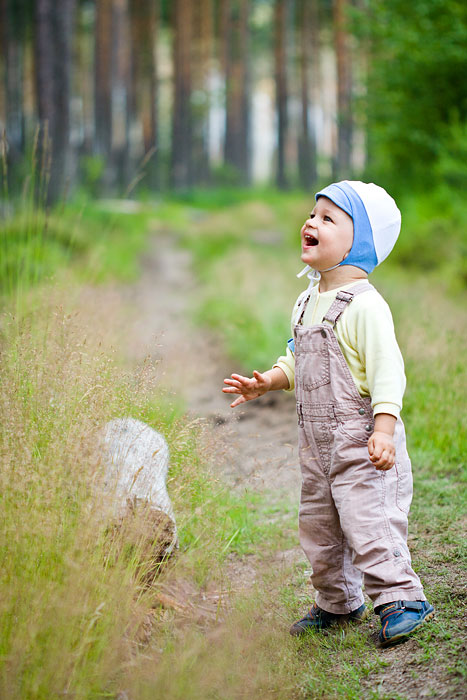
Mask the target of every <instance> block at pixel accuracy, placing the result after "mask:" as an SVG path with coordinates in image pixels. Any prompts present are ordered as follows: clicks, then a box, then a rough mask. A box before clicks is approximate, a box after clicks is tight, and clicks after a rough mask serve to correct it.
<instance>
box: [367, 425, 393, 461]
mask: <svg viewBox="0 0 467 700" xmlns="http://www.w3.org/2000/svg"><path fill="white" fill-rule="evenodd" d="M395 427H396V417H395V416H392V415H391V414H389V413H378V414H377V415H376V416H375V430H374V432H373V435H372V436H371V437H370V439H369V440H368V453H369V455H370V460H371V461H372V462H373V464H374V466H375V468H376V469H378V470H379V471H387V470H388V469H391V467H393V466H394V463H395V461H396V448H395V447H394V440H393V437H392V436H393V435H394V429H395Z"/></svg>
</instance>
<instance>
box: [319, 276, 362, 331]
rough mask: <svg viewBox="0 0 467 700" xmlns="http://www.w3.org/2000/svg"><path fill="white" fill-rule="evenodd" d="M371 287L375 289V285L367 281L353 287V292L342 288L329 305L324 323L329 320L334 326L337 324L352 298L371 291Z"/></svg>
mask: <svg viewBox="0 0 467 700" xmlns="http://www.w3.org/2000/svg"><path fill="white" fill-rule="evenodd" d="M370 289H374V287H373V285H371V284H368V283H367V282H364V283H363V284H359V285H357V286H356V287H354V288H353V289H352V291H351V292H350V291H345V290H343V289H340V290H339V291H338V292H337V294H336V298H335V299H334V301H333V302H332V304H331V306H330V307H329V309H328V312H327V314H326V315H325V316H324V317H323V320H322V323H324V322H325V321H328V322H329V323H331V324H332V325H333V326H335V325H336V323H337V321H338V320H339V319H340V317H341V316H342V314H343V313H344V311H345V309H346V307H347V304H350V302H351V301H352V299H353V298H354V297H356V296H357V294H362V293H363V292H368V291H370Z"/></svg>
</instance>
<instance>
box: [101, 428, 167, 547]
mask: <svg viewBox="0 0 467 700" xmlns="http://www.w3.org/2000/svg"><path fill="white" fill-rule="evenodd" d="M103 447H104V456H105V463H106V471H105V476H104V490H105V491H106V492H107V493H108V494H110V495H111V500H112V504H113V509H114V513H115V515H116V516H118V517H122V516H124V514H125V511H126V509H127V507H128V501H131V502H133V503H136V504H138V503H144V504H148V505H149V506H150V508H151V509H154V510H158V511H162V512H163V513H165V514H166V515H167V516H168V517H169V518H170V519H171V520H172V522H173V524H174V543H173V544H174V545H175V543H176V524H175V515H174V512H173V507H172V503H171V500H170V497H169V494H168V493H167V487H166V481H167V471H168V468H169V448H168V445H167V442H166V441H165V438H164V437H163V436H162V435H161V434H160V433H158V432H157V431H156V430H154V429H153V428H150V427H149V426H148V425H146V424H145V423H143V422H142V421H139V420H136V419H135V418H116V419H115V420H112V421H110V422H109V423H107V424H106V426H105V431H104V445H103Z"/></svg>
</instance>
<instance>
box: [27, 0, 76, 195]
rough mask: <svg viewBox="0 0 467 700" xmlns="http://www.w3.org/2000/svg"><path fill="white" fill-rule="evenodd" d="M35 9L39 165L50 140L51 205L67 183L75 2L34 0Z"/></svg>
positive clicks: (49, 189) (49, 193)
mask: <svg viewBox="0 0 467 700" xmlns="http://www.w3.org/2000/svg"><path fill="white" fill-rule="evenodd" d="M35 10H36V15H35V19H36V32H35V51H36V61H35V67H36V97H37V111H38V116H39V124H40V128H41V139H40V145H41V162H42V163H43V164H44V157H47V155H48V154H47V150H48V146H47V140H50V159H51V163H50V182H49V183H48V188H47V201H48V202H49V203H52V202H54V201H56V200H57V199H58V198H59V196H60V195H63V194H64V193H65V191H66V188H67V187H68V184H69V183H68V178H69V174H70V172H69V165H70V163H69V159H70V147H69V136H70V82H71V81H70V77H71V41H72V35H73V25H74V13H75V0H62V2H60V4H59V5H56V3H54V2H53V0H37V2H36V8H35ZM42 167H44V165H43V166H42ZM45 167H47V166H45Z"/></svg>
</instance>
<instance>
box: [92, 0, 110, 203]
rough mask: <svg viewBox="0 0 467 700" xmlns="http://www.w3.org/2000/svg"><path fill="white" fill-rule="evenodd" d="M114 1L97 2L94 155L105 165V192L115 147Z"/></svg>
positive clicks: (101, 0)
mask: <svg viewBox="0 0 467 700" xmlns="http://www.w3.org/2000/svg"><path fill="white" fill-rule="evenodd" d="M112 5H113V2H112V0H96V28H95V37H96V42H95V52H94V153H95V154H96V155H98V156H100V157H101V158H102V159H103V160H104V162H105V164H106V168H105V172H104V177H103V180H104V182H103V187H104V190H105V189H107V188H108V186H109V182H108V180H109V179H110V168H109V160H110V151H111V145H112V64H111V58H112V56H111V35H112Z"/></svg>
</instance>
